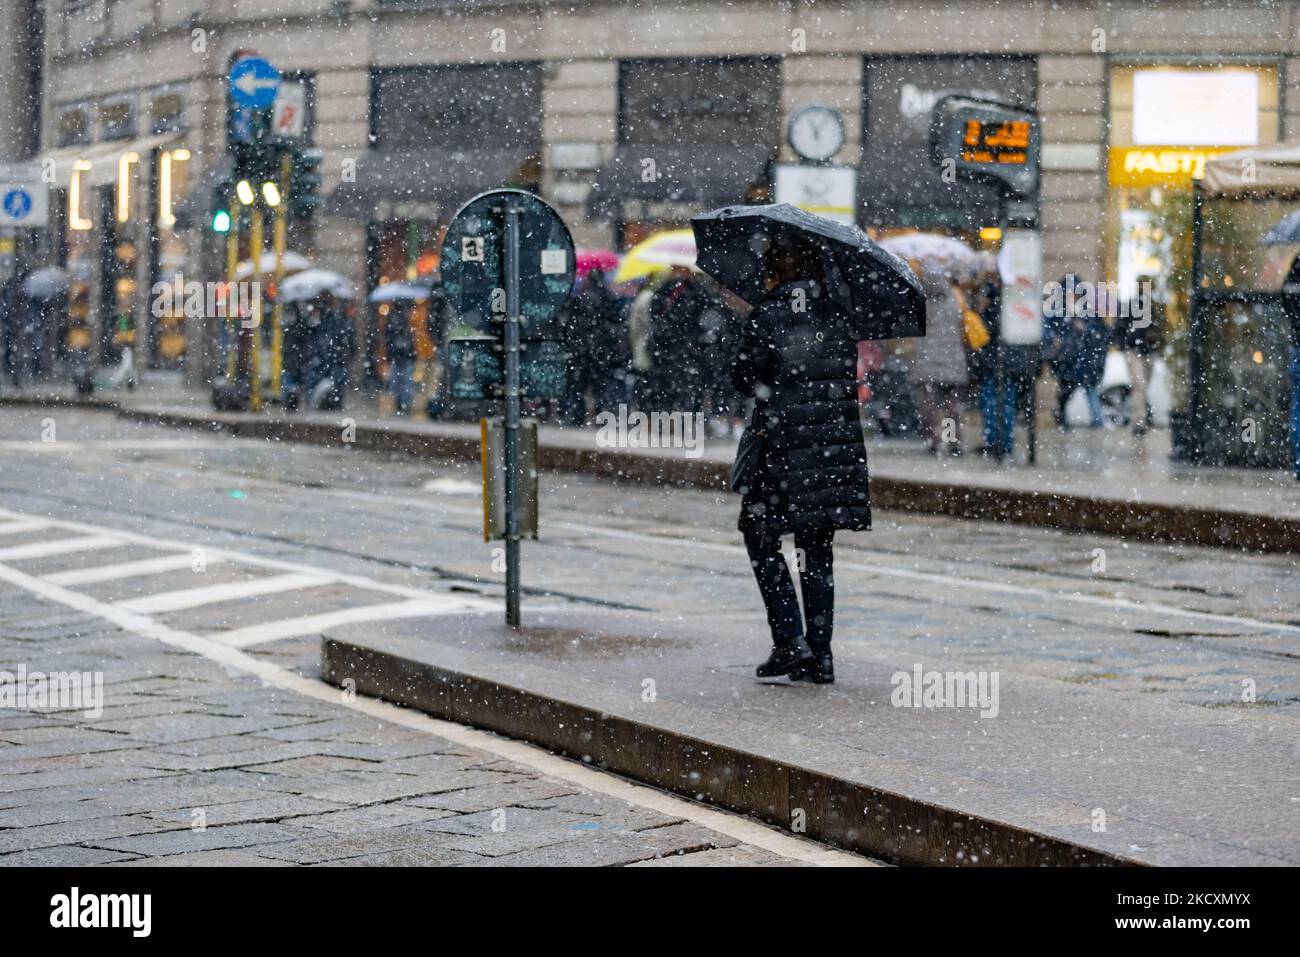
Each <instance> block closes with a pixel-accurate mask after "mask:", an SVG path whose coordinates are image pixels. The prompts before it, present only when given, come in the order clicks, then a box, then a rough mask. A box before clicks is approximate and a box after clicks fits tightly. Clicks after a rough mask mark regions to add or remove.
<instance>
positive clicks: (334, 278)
mask: <svg viewBox="0 0 1300 957" xmlns="http://www.w3.org/2000/svg"><path fill="white" fill-rule="evenodd" d="M322 292H329V293H332V294H334V295H335V296H338V297H339V298H340V299H351V298H352V296H353V295H354V292H353V289H352V283H351V282H349V281H348V278H347V277H346V276H344V275H342V274H340V273H336V272H334V271H333V270H332V269H304V270H303V271H302V272H300V273H298V274H296V275H293V276H290V277H289V278H288V279H286V280H285V281H284V282H283V283H281V284H280V299H281V301H283V302H299V301H301V300H303V299H315V298H316V297H317V296H319V295H320V294H321V293H322Z"/></svg>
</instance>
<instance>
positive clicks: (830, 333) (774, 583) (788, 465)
mask: <svg viewBox="0 0 1300 957" xmlns="http://www.w3.org/2000/svg"><path fill="white" fill-rule="evenodd" d="M769 262H771V264H772V265H771V266H770V269H769V274H770V275H772V276H773V277H774V279H775V280H777V281H778V282H777V284H776V285H775V286H774V287H773V288H772V289H771V291H770V292H769V293H768V295H767V297H766V298H765V299H763V300H762V301H761V302H759V303H758V305H757V306H755V307H754V310H753V312H752V313H751V314H750V315H749V317H748V320H747V321H746V324H745V328H744V333H743V335H742V337H741V340H740V343H739V347H738V352H737V356H736V361H735V364H734V365H733V368H732V377H733V382H734V385H735V387H736V389H737V390H739V391H740V392H741V394H743V395H747V396H748V395H752V396H753V398H754V400H755V409H754V420H753V424H752V426H751V428H753V429H755V431H756V432H757V433H758V434H759V435H760V436H761V443H762V445H761V457H760V461H759V463H758V465H757V467H756V470H755V478H754V482H753V484H752V486H750V487H748V488H745V489H743V498H742V501H741V508H740V520H739V527H740V530H741V532H742V533H743V534H744V537H745V545H746V548H747V549H748V551H749V556H750V563H751V565H752V566H753V569H754V574H755V577H756V578H757V580H758V586H759V591H760V593H761V595H762V597H763V602H764V605H765V606H766V609H767V620H768V625H769V627H770V629H771V632H772V642H773V646H774V647H773V651H772V655H771V657H769V659H768V660H767V661H766V662H764V663H763V664H762V665H760V666H759V668H758V675H759V677H771V676H774V675H780V674H790V675H791V677H793V678H796V679H799V680H812V681H817V682H820V683H828V682H830V681H833V680H834V672H833V667H832V661H831V648H830V645H831V631H832V625H833V617H834V601H835V592H834V581H833V578H832V556H831V543H832V539H833V537H834V534H835V532H836V531H837V530H840V529H849V530H862V529H868V528H870V527H871V497H870V490H869V487H868V475H867V452H866V446H865V444H864V442H863V434H862V426H861V422H860V419H859V412H858V402H857V395H856V387H857V355H858V350H857V337H856V336H855V335H854V334H853V333H852V331H851V326H850V321H849V317H848V316H847V314H846V313H845V312H844V311H843V310H842V309H841V308H840V307H839V306H838V305H836V304H835V303H833V302H832V301H830V300H829V299H827V298H824V297H823V296H822V294H821V292H822V286H821V283H820V282H819V281H818V276H819V273H818V271H817V266H816V262H817V260H816V259H815V258H812V257H810V256H807V255H801V254H799V253H798V252H792V253H789V254H786V253H782V252H781V251H780V250H779V249H778V251H776V252H773V253H769ZM801 277H812V278H801ZM788 533H793V534H794V542H795V549H796V554H797V555H799V556H800V558H801V561H800V576H801V581H802V584H803V596H804V606H805V607H804V611H803V615H802V617H801V616H800V611H799V603H798V600H797V598H796V596H795V591H794V583H793V581H792V579H791V577H790V572H789V569H788V568H787V566H786V562H785V559H784V558H783V556H782V555H781V551H780V539H781V536H782V535H784V534H788Z"/></svg>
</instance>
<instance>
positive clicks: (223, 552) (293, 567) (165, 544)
mask: <svg viewBox="0 0 1300 957" xmlns="http://www.w3.org/2000/svg"><path fill="white" fill-rule="evenodd" d="M474 514H476V515H479V516H481V514H482V513H481V512H475V513H474ZM0 517H2V518H15V519H25V518H27V517H28V516H26V515H24V514H22V513H20V512H14V511H11V510H9V509H5V508H0ZM48 521H49V524H50V525H51V526H54V527H56V528H62V529H66V530H68V531H75V532H82V533H85V534H96V533H102V532H104V529H103V528H101V527H99V526H96V525H89V524H87V523H85V522H70V521H67V520H64V519H49V520H48ZM112 532H113V535H114V536H116V537H117V538H118V539H120V541H119V544H127V545H145V546H148V547H150V548H158V549H163V550H165V551H169V552H191V551H193V550H194V549H195V548H196V547H201V548H202V549H203V552H204V554H205V555H207V556H208V558H209V559H211V558H212V557H213V556H216V557H217V558H221V559H224V560H226V561H231V562H238V563H240V564H244V565H252V566H254V567H257V568H270V569H274V570H276V571H282V572H302V573H304V574H308V575H319V574H321V573H322V569H320V568H318V567H315V566H312V565H303V564H300V563H298V562H286V561H282V560H280V559H276V558H264V557H263V556H261V555H254V554H252V553H251V552H239V551H234V550H233V549H229V548H213V547H209V546H207V545H202V546H196V545H195V544H194V543H192V542H182V541H178V540H177V539H173V538H151V537H149V536H148V535H139V534H137V533H135V532H129V531H118V530H116V529H113V530H112ZM308 547H309V546H308ZM327 574H329V575H330V576H331V578H332V579H333V580H334V581H335V582H338V583H340V584H344V585H352V586H353V587H355V588H363V589H368V590H370V591H378V592H386V593H387V594H390V595H396V596H398V597H399V598H410V599H425V598H430V597H438V596H437V595H436V594H435V593H434V592H431V591H428V590H426V589H423V588H414V587H412V586H410V585H393V584H390V583H389V582H382V581H379V580H378V579H375V578H369V577H367V576H365V575H352V574H348V573H346V572H333V571H331V572H327ZM457 600H459V601H464V602H465V603H466V604H467V605H474V604H476V603H481V604H483V605H484V606H485V607H491V608H497V607H499V605H498V604H496V603H493V602H487V601H485V600H484V599H477V598H473V597H471V596H465V597H464V598H459V599H457Z"/></svg>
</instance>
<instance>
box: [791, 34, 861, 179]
mask: <svg viewBox="0 0 1300 957" xmlns="http://www.w3.org/2000/svg"><path fill="white" fill-rule="evenodd" d="M811 104H817V105H818V106H829V107H830V108H832V109H834V110H838V111H839V112H840V113H841V114H843V116H844V133H845V138H844V145H843V146H842V147H840V151H839V152H838V153H836V154H835V156H834V157H833V158H832V159H831V162H832V163H835V164H836V165H841V166H857V165H858V163H860V162H861V160H862V57H861V56H856V55H844V54H822V53H787V54H786V55H785V57H784V58H783V59H782V61H781V107H782V117H781V148H780V153H779V154H778V155H779V157H780V160H781V162H783V163H795V162H798V161H799V158H798V157H797V156H796V155H795V154H794V151H793V150H791V149H790V145H789V144H788V143H787V142H786V141H785V133H786V129H787V127H788V125H789V123H790V117H791V116H793V115H794V114H795V112H796V111H797V110H799V109H800V108H801V107H804V106H809V105H811Z"/></svg>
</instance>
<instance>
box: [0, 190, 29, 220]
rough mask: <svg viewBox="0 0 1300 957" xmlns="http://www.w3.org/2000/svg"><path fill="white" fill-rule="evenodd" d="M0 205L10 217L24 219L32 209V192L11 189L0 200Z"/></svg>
mask: <svg viewBox="0 0 1300 957" xmlns="http://www.w3.org/2000/svg"><path fill="white" fill-rule="evenodd" d="M0 207H2V208H3V209H4V211H5V215H6V216H8V217H9V218H10V219H26V218H27V216H28V214H29V213H30V212H31V211H32V194H31V193H29V192H27V190H25V189H11V190H9V192H7V193H5V195H4V199H3V200H0Z"/></svg>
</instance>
